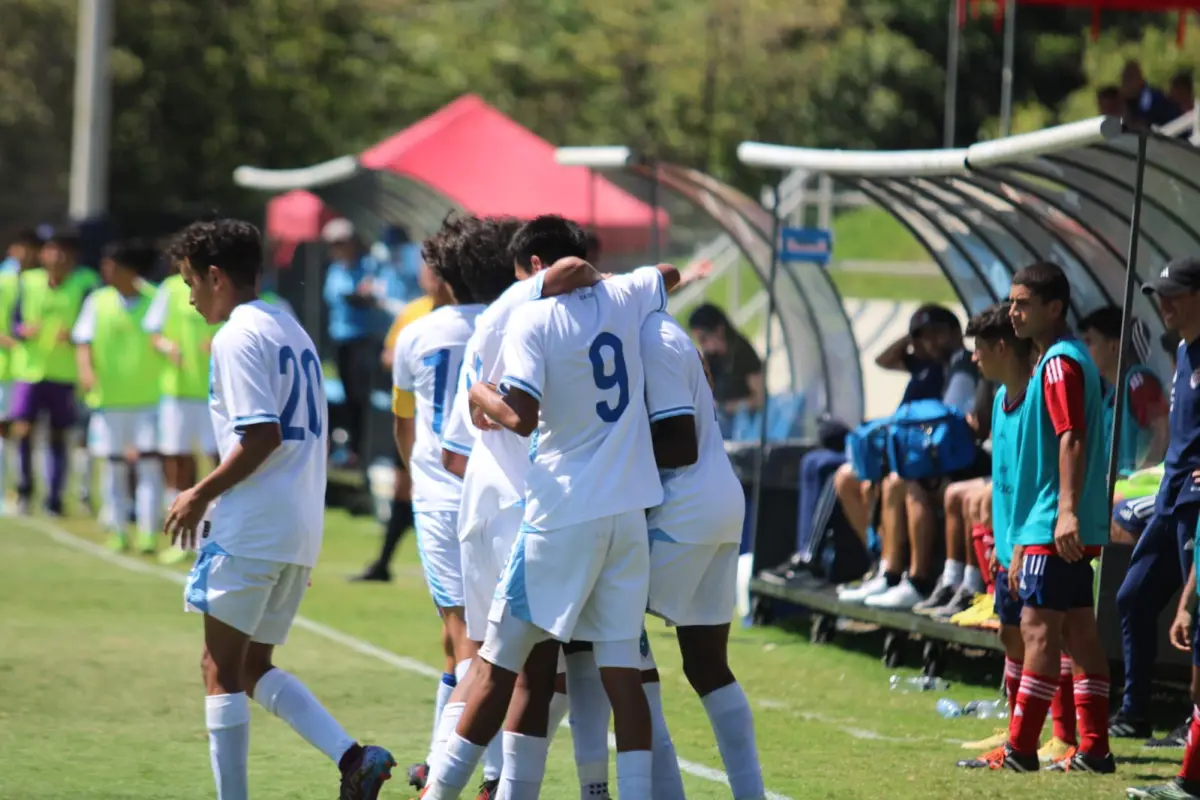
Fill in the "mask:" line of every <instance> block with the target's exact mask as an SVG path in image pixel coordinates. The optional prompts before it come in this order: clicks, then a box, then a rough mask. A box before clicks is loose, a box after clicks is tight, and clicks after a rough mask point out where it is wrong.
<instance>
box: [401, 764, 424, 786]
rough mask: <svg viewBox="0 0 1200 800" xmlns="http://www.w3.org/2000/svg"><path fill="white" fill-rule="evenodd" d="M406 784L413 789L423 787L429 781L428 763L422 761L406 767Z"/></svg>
mask: <svg viewBox="0 0 1200 800" xmlns="http://www.w3.org/2000/svg"><path fill="white" fill-rule="evenodd" d="M406 774H407V775H408V785H409V786H411V787H413V788H414V789H424V788H425V784H426V783H428V782H429V765H428V764H426V763H425V762H424V761H422V762H421V763H420V764H413V765H412V766H411V767H409V768H408V770H407V772H406Z"/></svg>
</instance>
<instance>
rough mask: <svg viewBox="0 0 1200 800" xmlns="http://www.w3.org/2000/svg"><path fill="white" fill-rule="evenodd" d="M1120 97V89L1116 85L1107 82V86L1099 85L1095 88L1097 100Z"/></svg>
mask: <svg viewBox="0 0 1200 800" xmlns="http://www.w3.org/2000/svg"><path fill="white" fill-rule="evenodd" d="M1120 99H1121V90H1120V89H1118V88H1117V87H1116V86H1113V85H1112V84H1109V85H1108V86H1101V87H1100V88H1099V89H1097V90H1096V100H1098V101H1102V100H1120Z"/></svg>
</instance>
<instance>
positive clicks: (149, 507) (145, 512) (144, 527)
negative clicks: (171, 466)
mask: <svg viewBox="0 0 1200 800" xmlns="http://www.w3.org/2000/svg"><path fill="white" fill-rule="evenodd" d="M135 504H136V506H137V526H138V530H139V531H141V532H142V533H156V532H157V531H158V529H159V523H158V521H159V516H158V510H159V508H161V507H162V467H161V466H160V465H159V463H158V461H157V460H156V459H153V458H139V459H138V462H137V492H136V497H135Z"/></svg>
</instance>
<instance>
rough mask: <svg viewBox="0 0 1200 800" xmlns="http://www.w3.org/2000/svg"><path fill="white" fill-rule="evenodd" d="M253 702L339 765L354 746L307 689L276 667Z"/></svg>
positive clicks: (264, 678)
mask: <svg viewBox="0 0 1200 800" xmlns="http://www.w3.org/2000/svg"><path fill="white" fill-rule="evenodd" d="M254 699H255V700H257V701H258V703H259V705H261V706H262V707H263V708H265V709H266V710H267V711H270V712H271V713H272V714H274V715H275V716H277V717H279V718H280V719H281V720H283V721H284V722H286V723H287V724H288V725H291V726H292V730H294V731H295V732H296V733H298V734H300V735H301V736H303V737H304V740H305V741H306V742H308V743H309V744H311V745H312V746H313V747H315V748H317V749H318V750H320V751H321V752H322V753H324V754H325V755H326V756H328V757H329V759H330V760H331V761H333V763H334V764H336V763H338V762H339V761H340V760H341V758H342V756H343V755H345V754H346V751H347V750H349V749H350V748H351V747H352V746H353V745H354V737H353V736H351V735H350V734H348V733H346V731H345V729H343V728H342V726H341V725H339V724H338V722H337V720H335V719H334V718H333V716H332V715H331V714H330V713H329V712H328V711H326V710H325V707H324V706H323V705H321V703H320V701H318V700H317V698H315V697H313V695H312V692H310V691H309V690H308V687H307V686H305V685H304V684H303V683H301V682H300V681H299V680H298V679H297V678H296V676H294V675H291V674H289V673H287V672H284V671H283V670H281V669H279V668H278V667H275V668H274V669H272V670H270V671H269V672H268V673H267V674H266V675H263V676H262V677H261V678H259V679H258V684H257V685H256V686H255V687H254Z"/></svg>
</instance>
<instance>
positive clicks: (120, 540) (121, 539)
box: [104, 531, 129, 553]
mask: <svg viewBox="0 0 1200 800" xmlns="http://www.w3.org/2000/svg"><path fill="white" fill-rule="evenodd" d="M104 546H105V547H107V548H108V549H109V550H110V551H111V552H114V553H124V552H126V551H127V550H129V537H128V536H126V535H125V532H124V531H114V532H113V533H110V534H109V535H108V540H107V541H105V543H104Z"/></svg>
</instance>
